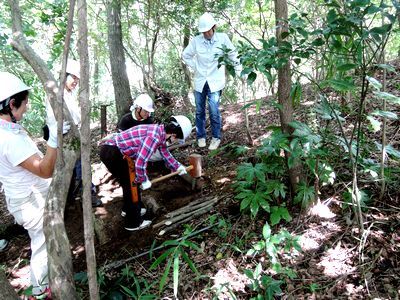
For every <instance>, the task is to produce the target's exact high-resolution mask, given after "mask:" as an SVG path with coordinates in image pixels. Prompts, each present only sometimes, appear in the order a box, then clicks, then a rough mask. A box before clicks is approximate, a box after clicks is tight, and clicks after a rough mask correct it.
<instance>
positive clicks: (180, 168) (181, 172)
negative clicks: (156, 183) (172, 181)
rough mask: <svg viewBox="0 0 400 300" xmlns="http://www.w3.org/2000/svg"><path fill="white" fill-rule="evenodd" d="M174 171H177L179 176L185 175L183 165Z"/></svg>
mask: <svg viewBox="0 0 400 300" xmlns="http://www.w3.org/2000/svg"><path fill="white" fill-rule="evenodd" d="M176 170H177V171H179V173H178V175H179V176H182V175H185V174H187V172H186V168H185V166H183V165H180V166H179V168H178V169H176Z"/></svg>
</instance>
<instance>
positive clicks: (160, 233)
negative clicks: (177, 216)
mask: <svg viewBox="0 0 400 300" xmlns="http://www.w3.org/2000/svg"><path fill="white" fill-rule="evenodd" d="M213 207H214V206H213V205H210V206H207V207H205V208H203V209H201V210H198V211H197V212H196V213H194V214H192V215H190V216H189V217H187V218H184V219H181V220H179V221H178V222H175V223H174V224H171V225H169V226H168V227H165V228H164V229H162V230H161V231H160V232H159V233H158V235H164V234H165V233H167V232H169V231H171V230H174V229H175V228H177V227H178V226H179V225H181V224H184V223H187V222H189V221H190V220H192V219H193V218H195V217H198V216H200V215H202V214H204V213H206V212H208V211H210V210H211V209H212V208H213Z"/></svg>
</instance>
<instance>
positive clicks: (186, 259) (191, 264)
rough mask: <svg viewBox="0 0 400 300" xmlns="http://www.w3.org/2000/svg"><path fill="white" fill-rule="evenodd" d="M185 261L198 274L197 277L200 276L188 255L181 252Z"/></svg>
mask: <svg viewBox="0 0 400 300" xmlns="http://www.w3.org/2000/svg"><path fill="white" fill-rule="evenodd" d="M181 254H182V258H183V260H184V261H185V262H186V263H187V264H188V266H189V268H190V269H191V270H192V271H193V272H194V273H196V275H198V274H199V271H197V268H196V266H195V265H194V263H193V261H192V260H191V259H190V258H189V256H188V255H187V253H186V252H185V251H182V252H181Z"/></svg>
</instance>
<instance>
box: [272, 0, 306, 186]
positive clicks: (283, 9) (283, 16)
mask: <svg viewBox="0 0 400 300" xmlns="http://www.w3.org/2000/svg"><path fill="white" fill-rule="evenodd" d="M287 18H288V7H287V2H286V0H283V1H281V0H275V19H276V25H277V26H276V39H277V41H278V45H280V44H281V43H282V41H283V39H282V33H283V32H287V31H288V24H287ZM291 85H292V80H291V74H290V63H289V62H287V63H286V64H285V65H284V66H282V67H281V68H280V69H278V101H279V103H280V104H281V106H282V107H281V109H280V110H279V116H280V120H281V127H282V131H283V132H284V133H288V134H291V133H292V132H293V129H292V128H291V127H290V126H289V123H290V122H292V121H293V111H294V110H293V101H292V99H291V97H290V89H291ZM285 156H286V159H288V158H289V156H290V153H287V152H286V153H285ZM289 178H290V184H291V187H292V190H293V191H296V189H297V185H298V183H299V182H300V179H301V164H300V163H299V162H297V163H295V164H294V166H293V167H292V168H290V169H289Z"/></svg>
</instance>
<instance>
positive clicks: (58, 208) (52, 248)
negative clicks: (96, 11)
mask: <svg viewBox="0 0 400 300" xmlns="http://www.w3.org/2000/svg"><path fill="white" fill-rule="evenodd" d="M9 3H10V7H11V12H12V23H13V25H12V26H13V39H12V40H11V45H12V46H13V48H14V49H16V50H17V51H18V52H19V53H20V54H21V56H22V57H23V58H24V59H25V60H26V61H27V62H28V64H29V65H30V66H31V67H32V69H33V70H34V71H35V73H36V74H37V75H38V77H39V79H40V81H41V82H42V84H43V86H44V89H45V91H46V94H47V97H48V99H49V102H50V105H51V106H52V108H53V111H54V112H55V115H56V118H57V119H58V120H61V119H66V120H69V121H70V124H71V130H70V132H69V133H68V134H67V136H66V138H65V143H63V137H62V135H61V130H62V122H59V124H58V137H59V138H58V141H59V148H58V154H57V163H56V169H55V171H54V174H53V180H52V183H51V185H50V189H49V193H48V196H47V201H46V207H45V210H44V216H43V226H44V234H45V237H46V246H47V253H48V267H49V282H50V286H51V288H52V291H53V298H54V299H77V294H76V290H75V285H74V279H73V269H72V259H71V252H70V244H69V240H68V237H67V234H66V231H65V226H64V207H65V202H66V197H67V187H68V186H69V184H70V180H71V176H72V170H73V167H74V165H75V161H76V158H77V154H76V145H77V144H79V133H78V128H77V127H76V126H75V124H74V122H73V121H72V118H71V114H70V113H69V111H68V109H67V108H66V106H64V105H63V96H62V95H63V91H64V85H65V78H66V73H65V67H66V62H67V58H68V48H69V41H70V37H71V33H72V20H73V12H74V6H75V0H70V12H69V15H68V28H67V34H66V41H65V45H64V55H63V67H62V72H61V85H60V86H59V85H58V84H57V82H56V80H55V79H54V77H53V75H52V73H51V72H50V70H49V69H48V68H47V66H46V64H45V62H44V61H43V60H42V59H41V58H40V57H39V56H38V55H37V54H36V53H35V52H34V51H33V49H32V48H31V47H30V46H29V45H28V43H27V41H26V39H25V36H24V35H23V30H22V18H21V12H20V7H19V1H18V0H9ZM57 91H58V92H57ZM56 103H57V104H56ZM62 111H63V112H64V113H65V118H64V117H63V113H62ZM63 144H64V145H65V147H63Z"/></svg>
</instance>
